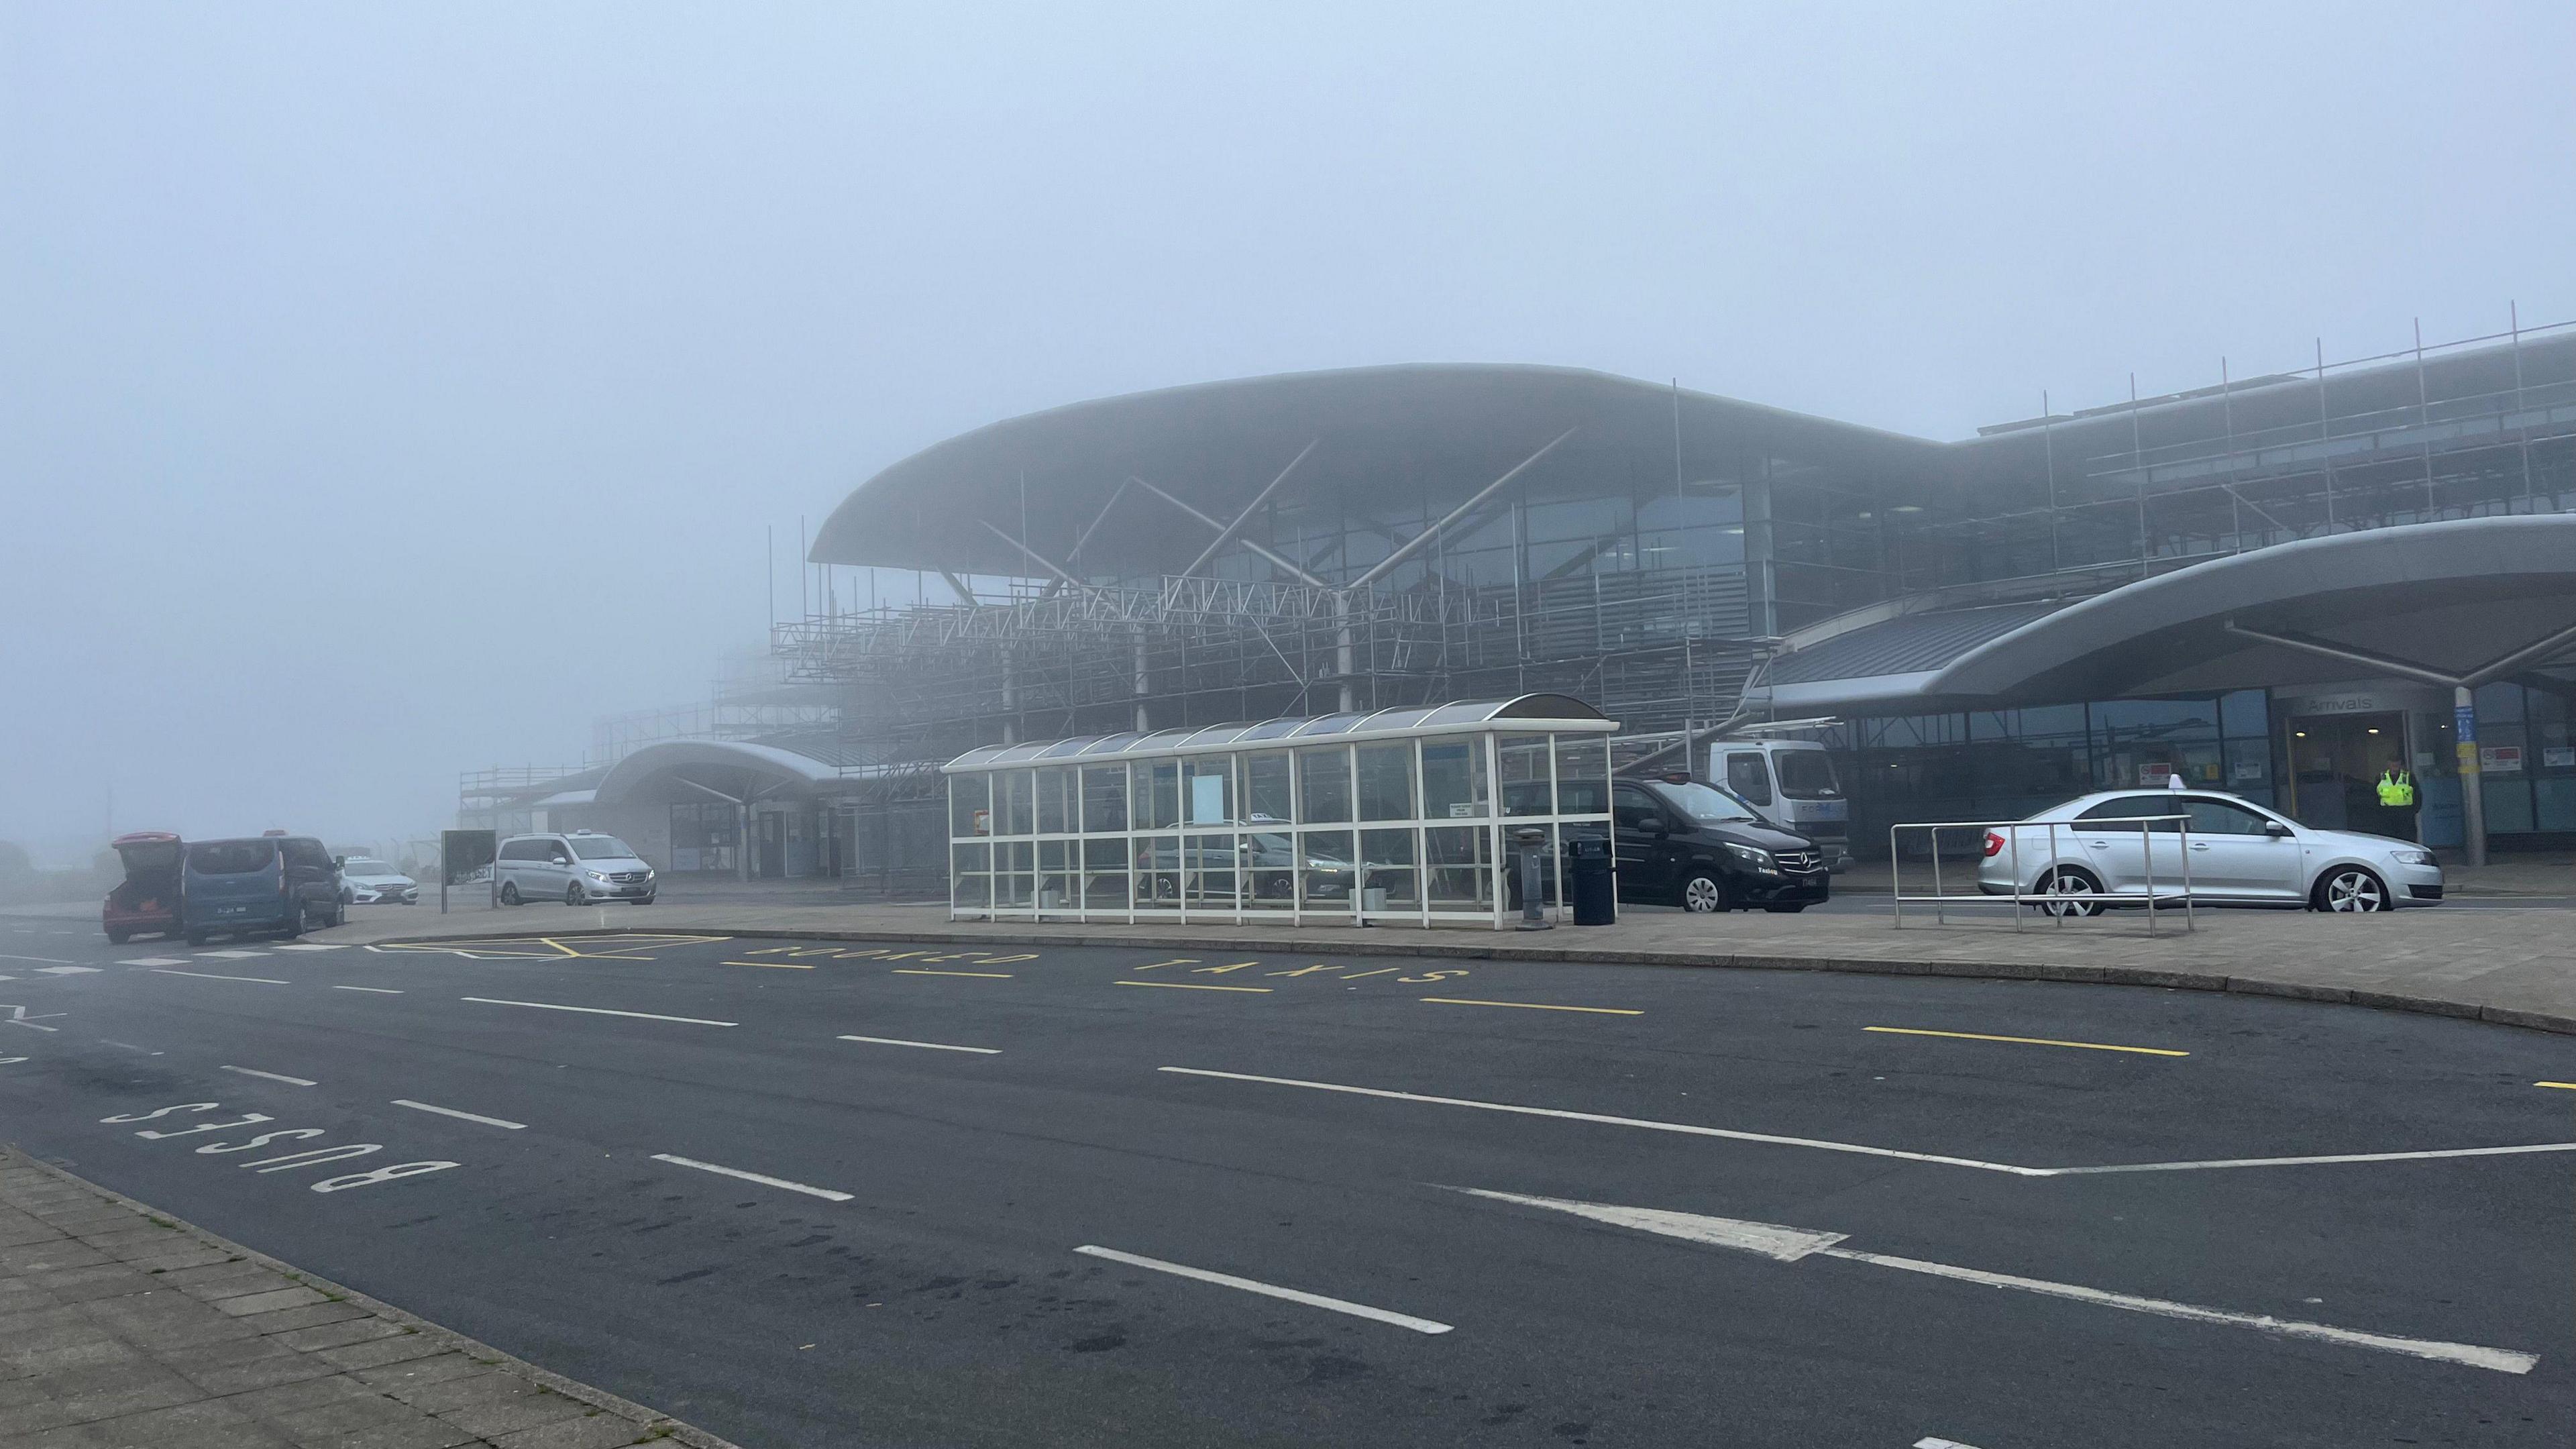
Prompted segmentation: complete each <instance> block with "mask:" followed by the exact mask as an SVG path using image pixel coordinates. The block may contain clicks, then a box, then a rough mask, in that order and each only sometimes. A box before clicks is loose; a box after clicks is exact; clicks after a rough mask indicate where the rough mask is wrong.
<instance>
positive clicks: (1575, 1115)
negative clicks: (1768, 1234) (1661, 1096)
mask: <svg viewBox="0 0 2576 1449" xmlns="http://www.w3.org/2000/svg"><path fill="white" fill-rule="evenodd" d="M1155 1070H1156V1071H1161V1072H1171V1073H1174V1074H1176V1075H1179V1076H1185V1077H1214V1078H1217V1079H1219V1080H1221V1081H1228V1082H1258V1083H1261V1084H1262V1085H1264V1086H1271V1087H1303V1088H1305V1089H1307V1090H1308V1091H1314V1092H1344V1093H1348V1094H1349V1095H1351V1096H1354V1097H1383V1098H1385V1099H1387V1100H1388V1101H1392V1102H1423V1103H1428V1104H1429V1105H1432V1106H1435V1107H1473V1108H1475V1109H1477V1110H1478V1111H1481V1112H1509V1113H1513V1114H1514V1115H1517V1116H1522V1117H1555V1118H1558V1119H1560V1120H1563V1121H1567V1122H1595V1123H1599V1124H1601V1125H1603V1126H1608V1127H1642V1128H1644V1129H1645V1130H1647V1131H1649V1132H1678V1133H1681V1134H1683V1135H1685V1136H1690V1137H1722V1138H1724V1139H1726V1140H1727V1141H1730V1142H1764V1143H1769V1144H1771V1145H1773V1146H1776V1147H1807V1148H1813V1149H1816V1150H1818V1151H1823V1152H1848V1153H1851V1154H1854V1155H1855V1156H1860V1157H1891V1158H1895V1159H1897V1160H1898V1161H1900V1162H1930V1163H1937V1164H1939V1165H1941V1166H1943V1167H1973V1168H1977V1169H1979V1170H1980V1171H1984V1172H2004V1173H2010V1174H2012V1175H2013V1176H2015V1177H2049V1176H2052V1175H2054V1174H2053V1173H2052V1171H2051V1170H2050V1169H2048V1168H2045V1167H2015V1166H2013V1165H2012V1164H2011V1163H2008V1162H1981V1161H1979V1160H1977V1159H1976V1158H1973V1157H1946V1156H1942V1155H1941V1154H1938V1153H1930V1152H1900V1151H1898V1150H1897V1149H1895V1148H1893V1147H1871V1146H1869V1145H1867V1144H1865V1143H1859V1142H1829V1141H1825V1140H1823V1139H1821V1138H1815V1137H1783V1136H1779V1135H1777V1134H1775V1133H1770V1132H1737V1131H1733V1130H1731V1129H1729V1128H1725V1127H1702V1126H1699V1125H1697V1124H1696V1123H1690V1122H1657V1121H1654V1120H1652V1119H1651V1118H1644V1117H1612V1116H1607V1115H1605V1114H1603V1113H1599V1112H1568V1111H1564V1110H1561V1109H1559V1108H1555V1107H1524V1106H1521V1105H1519V1104H1518V1103H1513V1102H1478V1101H1474V1100H1472V1099H1469V1098H1466V1097H1432V1096H1426V1095H1424V1094H1423V1093H1420V1092H1394V1091H1388V1090H1387V1089H1385V1088H1383V1087H1350V1086H1344V1085H1342V1084H1340V1083H1338V1082H1308V1081H1301V1080H1299V1079H1297V1078H1295V1077H1260V1076H1254V1075H1252V1074H1250V1073H1247V1072H1212V1071H1206V1070H1203V1069H1201V1068H1198V1067H1157V1068H1155Z"/></svg>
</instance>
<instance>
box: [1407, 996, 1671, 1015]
mask: <svg viewBox="0 0 2576 1449" xmlns="http://www.w3.org/2000/svg"><path fill="white" fill-rule="evenodd" d="M1422 999H1423V1000H1424V1001H1427V1002H1429V1003H1431V1004H1432V1005H1434V1006H1513V1007H1518V1008H1520V1009H1521V1010H1523V1011H1588V1012H1591V1013H1592V1014H1594V1015H1596V1016H1643V1015H1645V1013H1644V1012H1642V1011H1631V1010H1629V1009H1628V1008H1626V1007H1624V1006H1552V1005H1550V1004H1548V1003H1547V1002H1544V1001H1470V1000H1468V999H1466V998H1465V997H1462V996H1426V997H1424V998H1422Z"/></svg>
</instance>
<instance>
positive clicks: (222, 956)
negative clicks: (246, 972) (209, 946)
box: [197, 951, 268, 961]
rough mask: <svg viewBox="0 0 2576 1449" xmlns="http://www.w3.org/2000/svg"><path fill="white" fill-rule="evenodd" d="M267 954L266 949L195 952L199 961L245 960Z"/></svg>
mask: <svg viewBox="0 0 2576 1449" xmlns="http://www.w3.org/2000/svg"><path fill="white" fill-rule="evenodd" d="M267 954H268V953H267V952H266V951H199V952H198V953H197V959H198V960H200V961H247V960H249V959H250V958H251V957H253V956H265V955H267Z"/></svg>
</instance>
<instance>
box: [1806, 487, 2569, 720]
mask: <svg viewBox="0 0 2576 1449" xmlns="http://www.w3.org/2000/svg"><path fill="white" fill-rule="evenodd" d="M2571 622H2576V514H2564V513H2557V514H2526V515H2520V516H2512V517H2497V518H2466V519H2454V520H2449V521H2445V522H2439V523H2416V524H2404V525H2400V526H2395V527H2388V528H2374V529H2366V530H2361V531H2357V532H2352V533H2337V534H2328V535H2325V536H2323V537H2319V538H2307V539H2299V540H2296V541H2293V542H2290V543H2284V544H2276V545H2274V546H2273V547H2270V548H2263V549H2253V550H2249V551H2247V552H2245V553H2239V554H2231V555H2229V556H2227V557H2225V558H2218V559H2211V560H2209V561H2208V562H2205V563H2198V564H2193V565H2191V566H2189V567H2187V568H2180V569H2176V570H2174V571H2173V572H2171V573H2166V574H2159V575H2156V576H2155V577H2153V578H2148V579H2142V580H2139V581H2138V582H2135V583H2131V584H2126V585H2123V586H2121V587H2119V588H2116V589H2112V590H2109V591H2108V592H2105V593H2101V594H2096V595H2094V596H2093V597H2091V598H2088V599H2082V600H2078V601H2076V602H2073V603H2068V604H2013V605H2000V606H1993V607H1987V608H1976V609H1956V610H1948V611H1942V612H1934V613H1922V614H1910V615H1903V616H1900V617H1897V618H1893V619H1889V620H1886V621H1884V622H1881V623H1877V624H1871V625H1866V626H1864V627H1861V628H1858V629H1853V630H1850V631H1848V632H1845V633H1840V634H1836V635H1834V636H1833V637H1831V638H1828V639H1825V640H1823V641H1822V642H1820V643H1818V644H1816V645H1814V646H1812V647H1810V648H1807V649H1802V650H1798V651H1796V652H1793V653H1788V654H1782V655H1780V656H1778V657H1776V658H1775V659H1773V660H1772V661H1771V662H1770V664H1769V665H1767V666H1766V667H1765V670H1764V672H1763V674H1762V676H1761V678H1760V679H1759V680H1758V681H1757V683H1756V687H1755V692H1756V693H1757V694H1758V693H1759V692H1760V691H1762V690H1767V691H1768V692H1769V696H1770V703H1771V706H1772V708H1773V710H1774V711H1775V712H1779V711H1796V712H1801V713H1804V712H1810V711H1818V710H1853V709H1868V710H1873V711H1901V710H1904V709H1908V708H1931V707H1936V706H1946V707H1956V706H1957V705H1958V704H1961V703H1964V702H1969V701H1990V702H2013V701H2023V700H2035V699H2042V698H2050V699H2088V698H2089V699H2104V698H2113V697H2117V696H2118V695H2120V694H2122V693H2124V692H2137V693H2159V692H2168V691H2177V690H2182V689H2190V688H2201V687H2212V686H2211V682H2213V681H2222V680H2225V679H2228V678H2231V677H2232V678H2236V679H2240V680H2241V679H2245V678H2261V679H2266V680H2269V681H2272V682H2276V683H2284V684H2290V683H2309V682H2322V681H2327V680H2334V679H2342V678H2354V677H2362V676H2369V675H2371V674H2373V673H2374V670H2373V668H2372V667H2371V665H2370V664H2369V663H2367V662H2361V661H2358V660H2356V661H2354V662H2347V663H2340V664H2339V663H2337V662H2335V661H2332V660H2320V659H2318V658H2316V657H2315V656H2313V655H2309V654H2306V653H2304V652H2302V651H2293V650H2284V649H2281V648H2279V647H2277V646H2272V645H2266V644H2263V643H2261V642H2259V641H2256V640H2252V639H2249V638H2247V637H2246V636H2244V635H2241V634H2236V633H2232V632H2230V629H2229V626H2230V625H2231V624H2234V625H2241V626H2243V627H2245V628H2249V629H2254V630H2258V631H2261V632H2266V633H2271V634H2274V635H2276V636H2296V637H2303V638H2306V639H2309V640H2311V641H2314V642H2318V643H2324V644H2328V645H2331V646H2334V647H2337V648H2341V649H2346V650H2352V651H2358V653H2360V654H2362V655H2367V656H2376V657H2379V658H2384V659H2388V660H2392V661H2395V662H2397V663H2398V664H2401V665H2402V664H2406V663H2412V664H2414V665H2415V666H2416V667H2419V668H2430V669H2435V670H2444V671H2454V672H2463V673H2464V672H2467V671H2469V670H2472V669H2475V668H2476V667H2478V666H2479V665H2480V664H2481V663H2483V662H2484V661H2485V660H2487V659H2490V658H2493V657H2497V656H2501V655H2502V654H2504V653H2506V652H2508V651H2509V650H2511V649H2512V648H2513V647H2514V645H2515V644H2516V642H2517V641H2521V642H2529V641H2533V640H2537V639H2540V638H2544V637H2546V636H2548V635H2549V634H2551V633H2553V632H2555V631H2557V630H2560V629H2563V628H2566V627H2567V626H2568V625H2569V624H2570V623H2571ZM2251 656H2259V658H2256V657H2251ZM2535 662H2537V661H2535Z"/></svg>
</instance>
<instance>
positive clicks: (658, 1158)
mask: <svg viewBox="0 0 2576 1449" xmlns="http://www.w3.org/2000/svg"><path fill="white" fill-rule="evenodd" d="M727 1024H729V1023H727ZM653 1160H654V1161H655V1162H669V1163H676V1164H678V1165H679V1166H681V1167H694V1168H696V1169H697V1170H698V1171H700V1172H713V1173H720V1174H722V1175H724V1176H726V1177H739V1178H741V1179H742V1180H743V1181H745V1182H756V1183H759V1184H760V1185H761V1186H763V1187H783V1188H785V1189H787V1190H788V1191H789V1192H801V1193H805V1194H807V1195H808V1196H812V1197H819V1198H823V1199H826V1200H827V1201H831V1202H848V1201H849V1200H850V1197H851V1195H850V1194H849V1193H846V1192H834V1191H833V1190H832V1189H830V1188H828V1187H808V1186H806V1185H805V1184H804V1183H801V1182H789V1181H788V1180H787V1179H786V1178H783V1177H765V1176H763V1175H761V1174H760V1173H757V1172H745V1171H743V1170H742V1169H741V1168H739V1167H718V1166H717V1165H716V1164H714V1163H712V1162H700V1161H698V1160H697V1159H695V1158H691V1157H673V1156H672V1155H671V1154H669V1153H667V1152H656V1153H654V1154H653Z"/></svg>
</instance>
